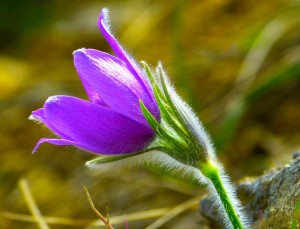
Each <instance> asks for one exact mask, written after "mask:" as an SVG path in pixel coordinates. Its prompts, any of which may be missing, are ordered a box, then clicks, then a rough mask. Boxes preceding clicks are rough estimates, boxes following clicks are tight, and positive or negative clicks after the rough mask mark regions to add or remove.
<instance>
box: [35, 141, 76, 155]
mask: <svg viewBox="0 0 300 229" xmlns="http://www.w3.org/2000/svg"><path fill="white" fill-rule="evenodd" d="M45 142H48V143H51V144H53V145H58V146H66V145H76V144H77V143H76V142H74V141H70V140H65V139H55V138H41V139H40V140H39V141H38V143H37V144H36V145H35V147H34V149H33V150H32V153H35V152H36V151H37V149H38V148H39V147H40V145H41V144H42V143H45Z"/></svg>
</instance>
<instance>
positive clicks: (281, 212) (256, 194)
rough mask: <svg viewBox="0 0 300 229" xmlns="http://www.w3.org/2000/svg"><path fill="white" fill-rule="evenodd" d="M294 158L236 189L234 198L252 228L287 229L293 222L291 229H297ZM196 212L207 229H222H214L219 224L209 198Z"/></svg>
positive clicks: (298, 175)
mask: <svg viewBox="0 0 300 229" xmlns="http://www.w3.org/2000/svg"><path fill="white" fill-rule="evenodd" d="M294 158H295V159H294V160H292V161H291V162H290V163H289V164H287V165H286V166H284V167H283V168H278V169H276V170H273V171H269V172H268V173H266V174H264V175H262V176H260V177H257V178H255V179H251V180H250V179H247V181H244V182H243V183H241V184H240V185H239V186H238V188H237V193H238V197H239V199H240V200H241V201H242V202H243V205H244V206H245V208H246V211H247V214H248V216H249V218H250V220H251V221H252V228H268V229H281V228H283V229H284V228H289V229H290V228H292V222H293V221H295V222H294V223H295V225H294V226H295V227H294V228H300V220H299V211H298V219H297V217H296V216H295V213H296V205H297V206H300V157H299V156H296V157H295V156H294ZM298 208H299V207H298ZM200 212H201V214H202V215H203V216H204V217H206V218H207V219H208V220H209V221H210V224H211V225H212V227H211V228H222V227H221V226H217V222H218V221H219V220H218V218H217V214H216V211H215V210H214V207H213V205H212V201H211V200H210V199H209V198H206V199H203V200H202V201H201V204H200Z"/></svg>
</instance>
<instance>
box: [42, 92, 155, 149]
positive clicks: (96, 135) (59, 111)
mask: <svg viewBox="0 0 300 229" xmlns="http://www.w3.org/2000/svg"><path fill="white" fill-rule="evenodd" d="M44 114H45V118H46V120H47V121H46V123H45V124H46V125H47V126H48V127H49V128H50V129H51V130H52V131H53V132H55V133H56V134H57V135H59V136H60V137H62V138H65V139H60V140H53V139H44V140H41V142H40V143H39V144H41V143H42V142H45V141H47V142H50V143H52V144H61V145H75V146H77V147H79V148H82V149H85V150H87V151H91V152H95V153H101V154H123V153H130V152H135V151H139V150H142V149H143V148H145V147H146V146H147V145H148V144H149V143H150V142H151V140H152V139H153V137H154V133H153V131H152V130H151V128H150V127H148V126H147V125H143V124H141V123H138V122H136V121H134V120H132V119H130V118H128V117H125V116H123V115H121V114H119V113H116V112H115V111H113V110H111V109H109V108H107V107H104V106H101V105H98V104H94V103H90V102H88V101H85V100H81V99H78V98H75V97H70V96H52V97H50V98H49V99H48V100H47V101H46V103H45V106H44ZM52 127H54V128H55V129H53V128H52ZM62 134H63V136H64V137H63V136H62ZM66 136H67V137H66ZM69 143H70V144H69ZM39 144H38V145H37V147H38V146H39Z"/></svg>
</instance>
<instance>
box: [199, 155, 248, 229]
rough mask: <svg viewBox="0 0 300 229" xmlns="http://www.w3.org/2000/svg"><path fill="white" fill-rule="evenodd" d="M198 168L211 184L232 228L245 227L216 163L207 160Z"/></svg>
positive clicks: (241, 228) (243, 228)
mask: <svg viewBox="0 0 300 229" xmlns="http://www.w3.org/2000/svg"><path fill="white" fill-rule="evenodd" d="M200 170H201V172H202V174H203V175H204V176H206V177H207V178H208V179H209V180H210V181H211V182H212V184H213V186H214V188H215V190H216V192H217V194H218V196H219V198H220V201H221V203H222V205H223V207H224V209H225V212H226V214H227V217H228V219H229V221H230V222H231V224H232V227H233V228H234V229H245V227H244V226H243V223H242V221H241V219H240V216H239V214H238V209H237V206H234V204H233V201H232V199H231V198H230V195H229V193H228V191H229V190H226V187H225V184H224V182H223V181H222V177H221V175H220V171H219V169H218V167H217V166H216V165H214V164H213V163H211V162H210V161H208V162H207V163H205V164H202V165H201V166H200Z"/></svg>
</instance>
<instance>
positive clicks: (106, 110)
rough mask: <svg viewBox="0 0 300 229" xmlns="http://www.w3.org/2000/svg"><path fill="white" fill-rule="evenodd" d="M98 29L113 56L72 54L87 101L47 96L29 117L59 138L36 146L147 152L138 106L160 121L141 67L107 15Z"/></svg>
mask: <svg viewBox="0 0 300 229" xmlns="http://www.w3.org/2000/svg"><path fill="white" fill-rule="evenodd" d="M98 26H99V29H100V30H101V32H102V34H103V35H104V37H105V39H106V40H107V41H108V43H109V44H110V46H111V48H112V49H113V51H114V52H115V54H116V56H112V55H110V54H108V53H104V52H101V51H98V50H94V49H79V50H76V51H75V52H74V65H75V68H76V70H77V72H78V75H79V76H80V79H81V81H82V84H83V86H84V89H85V91H86V93H87V95H88V98H89V101H86V100H82V99H79V98H76V97H71V96H64V95H58V96H51V97H49V98H48V99H47V100H46V102H45V104H44V107H43V108H40V109H38V110H36V111H33V112H32V116H31V117H32V118H33V119H34V120H38V121H40V122H42V123H43V124H44V125H46V126H47V127H48V128H49V129H50V130H51V131H53V132H54V133H55V134H56V135H57V136H58V137H59V138H58V139H53V138H42V139H40V140H39V142H38V143H37V145H36V146H35V148H34V150H33V152H35V151H36V150H37V148H38V147H39V146H40V144H42V143H44V142H48V143H51V144H54V145H73V146H76V147H78V148H81V149H83V150H86V151H90V152H93V153H99V154H108V155H109V154H125V153H132V152H136V151H139V150H142V149H144V148H145V147H147V146H148V145H149V144H150V142H151V141H152V140H153V139H154V136H155V133H154V131H153V130H152V129H151V127H150V126H149V124H148V122H147V121H146V119H145V117H144V116H143V113H142V111H141V109H140V105H139V100H142V101H143V103H144V104H145V105H146V107H147V108H148V109H149V111H150V112H151V113H152V115H153V116H154V117H155V118H156V119H157V120H158V121H160V112H159V108H158V106H157V103H156V101H155V99H154V95H153V91H152V88H151V86H150V84H149V82H148V80H147V79H146V77H145V73H144V71H143V70H142V69H141V68H140V66H139V65H138V64H137V63H136V62H135V61H134V60H133V59H132V58H131V57H130V56H129V55H128V54H127V53H126V52H125V51H124V49H123V48H122V47H121V46H120V44H119V43H118V41H117V40H116V39H115V38H114V36H113V35H112V34H111V32H110V31H109V25H108V21H107V10H106V9H103V10H102V12H101V14H100V17H99V19H98Z"/></svg>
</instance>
